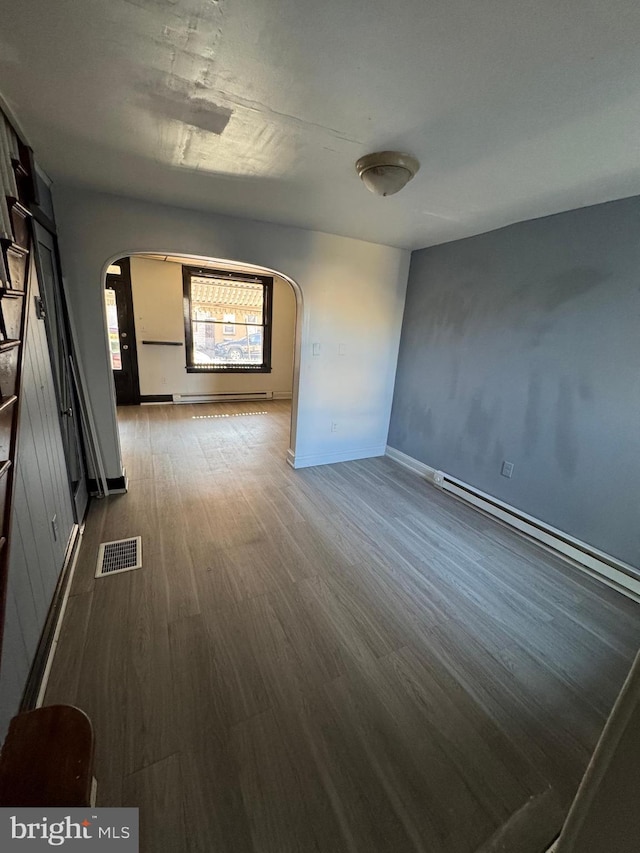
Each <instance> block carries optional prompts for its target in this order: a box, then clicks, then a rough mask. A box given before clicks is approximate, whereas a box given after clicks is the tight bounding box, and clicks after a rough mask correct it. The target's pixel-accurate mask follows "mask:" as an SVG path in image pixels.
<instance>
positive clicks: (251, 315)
mask: <svg viewBox="0 0 640 853" xmlns="http://www.w3.org/2000/svg"><path fill="white" fill-rule="evenodd" d="M266 287H267V285H266V284H265V282H263V281H262V280H259V279H258V280H251V279H238V280H236V279H229V278H216V277H215V275H212V276H210V275H197V274H196V273H193V272H192V273H189V294H188V295H189V304H190V325H191V359H190V366H191V367H195V368H197V367H202V368H206V367H207V366H210V367H211V368H212V369H215V368H216V366H218V367H224V366H230V367H242V366H244V365H246V366H247V367H249V366H253V367H254V368H261V367H263V365H264V364H265V362H266V361H268V359H266V358H265V355H266V354H265V351H264V346H265V334H264V330H265V313H266V312H265V307H266V300H265V295H266Z"/></svg>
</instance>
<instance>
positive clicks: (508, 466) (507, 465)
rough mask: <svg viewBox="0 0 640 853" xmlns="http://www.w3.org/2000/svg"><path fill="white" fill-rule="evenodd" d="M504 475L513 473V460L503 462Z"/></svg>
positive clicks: (509, 475)
mask: <svg viewBox="0 0 640 853" xmlns="http://www.w3.org/2000/svg"><path fill="white" fill-rule="evenodd" d="M500 473H501V474H502V476H503V477H509V478H510V477H511V476H512V475H513V462H507V461H506V459H505V461H504V462H503V463H502V470H501V471H500Z"/></svg>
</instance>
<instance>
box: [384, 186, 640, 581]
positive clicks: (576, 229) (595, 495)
mask: <svg viewBox="0 0 640 853" xmlns="http://www.w3.org/2000/svg"><path fill="white" fill-rule="evenodd" d="M389 445H391V446H392V447H395V448H397V449H398V450H401V451H402V452H404V453H407V454H409V455H410V456H413V457H414V458H416V459H419V460H420V461H422V462H424V463H426V464H428V465H431V466H433V467H434V468H438V469H442V470H443V471H445V472H448V473H450V474H452V475H453V476H455V477H457V478H459V479H461V480H463V481H465V482H467V483H469V484H471V485H473V486H475V487H477V488H479V489H481V490H482V491H485V492H488V493H489V494H491V495H494V496H495V497H497V498H500V499H501V500H503V501H506V502H507V503H509V504H511V505H513V506H515V507H518V508H519V509H521V510H523V511H525V512H527V513H529V514H530V515H533V516H535V517H537V518H539V519H542V520H543V521H545V522H547V523H549V524H551V525H553V526H554V527H557V528H559V529H560V530H563V531H565V532H567V533H569V534H571V535H573V536H575V537H577V538H578V539H581V540H583V541H585V542H587V543H589V544H591V545H593V546H595V547H596V548H599V549H601V550H603V551H605V552H607V553H609V554H612V555H614V556H616V557H618V558H620V559H622V560H624V561H626V562H628V563H630V564H632V565H634V566H640V524H639V523H638V520H639V517H640V198H638V197H636V198H631V199H624V200H622V201H615V202H610V203H608V204H603V205H597V206H594V207H588V208H583V209H580V210H575V211H570V212H569V213H562V214H558V215H556V216H550V217H546V218H544V219H537V220H532V221H530V222H522V223H519V224H517V225H513V226H510V227H508V228H503V229H501V230H499V231H493V232H490V233H488V234H482V235H480V236H478V237H472V238H470V239H467V240H460V241H457V242H454V243H448V244H445V245H441V246H436V247H433V248H429V249H423V250H421V251H419V252H414V254H413V256H412V260H411V268H410V274H409V286H408V292H407V299H406V304H405V313H404V321H403V329H402V337H401V344H400V353H399V360H398V370H397V377H396V386H395V391H394V402H393V409H392V416H391V424H390V431H389ZM503 460H509V461H511V462H513V463H514V464H515V468H514V473H513V477H512V479H510V480H509V479H506V478H505V477H502V476H501V475H500V468H501V464H502V461H503Z"/></svg>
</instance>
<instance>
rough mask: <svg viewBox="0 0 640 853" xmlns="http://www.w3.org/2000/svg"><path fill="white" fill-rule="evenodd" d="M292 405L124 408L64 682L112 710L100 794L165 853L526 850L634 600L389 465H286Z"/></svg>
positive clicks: (561, 797)
mask: <svg viewBox="0 0 640 853" xmlns="http://www.w3.org/2000/svg"><path fill="white" fill-rule="evenodd" d="M289 413H290V406H289V403H288V402H287V401H270V402H266V403H259V404H255V403H225V404H210V405H209V404H203V405H200V406H197V405H174V406H171V405H168V406H150V407H141V408H136V407H129V408H126V409H123V410H122V411H121V413H120V421H121V425H122V433H121V440H122V447H123V453H124V458H125V464H126V466H127V469H128V471H129V475H130V490H129V493H128V494H127V495H123V496H118V497H112V498H108V499H105V500H102V501H96V502H94V503H93V504H92V507H91V510H90V514H89V518H88V521H87V525H86V530H85V536H84V539H83V542H82V547H81V550H80V556H79V560H78V566H77V570H76V575H75V578H74V581H73V586H72V590H71V593H72V595H71V598H70V602H69V606H68V609H67V614H66V616H65V620H64V623H63V627H62V632H61V635H60V642H59V652H58V656H57V657H56V659H55V660H54V664H53V667H52V671H51V678H50V682H49V689H48V691H47V701H56V702H73V703H74V704H77V705H78V706H79V707H81V708H83V709H84V710H85V711H86V712H87V713H88V714H89V716H90V717H91V719H92V722H93V724H94V728H95V732H96V743H97V756H96V759H97V760H96V774H97V778H98V804H99V805H119V804H135V803H139V804H140V807H141V809H142V811H143V814H142V815H141V818H142V820H143V827H144V828H143V838H144V842H143V849H149V850H151V849H153V850H156V849H157V850H171V851H174V850H175V851H183V850H185V851H189V853H190V851H197V853H210V851H214V850H220V851H225V853H271V851H277V853H288V852H289V851H291V853H299V851H304V853H306V851H314V853H318V851H331V853H342V851H348V853H400V851H401V853H412V851H421V852H422V851H424V853H477V851H478V850H481V849H482V850H487V851H489V850H492V851H494V850H495V851H497V850H500V849H509V847H508V845H511V848H510V849H511V850H512V853H525V851H527V853H528V850H529V847H530V846H531V844H534V843H537V840H539V839H540V838H542V837H543V836H544V837H545V838H546V837H547V835H548V833H549V832H550V831H552V830H553V827H554V826H555V824H557V823H559V822H561V820H562V815H563V813H564V811H565V810H566V808H567V806H568V803H569V801H570V800H571V798H572V797H573V795H574V793H575V790H576V787H577V785H578V782H579V779H580V777H581V776H582V773H583V772H584V769H585V767H586V764H587V761H588V759H589V756H590V753H591V751H592V750H593V748H594V746H595V742H596V740H597V737H598V735H599V733H600V731H601V729H602V726H603V724H604V720H605V717H606V715H607V713H608V710H609V709H610V707H611V705H612V704H613V701H614V699H615V696H616V693H617V691H618V690H619V688H620V687H621V685H622V681H623V679H624V677H625V675H626V671H627V669H628V667H629V666H630V664H631V660H632V658H633V656H634V653H635V649H636V648H637V646H638V644H640V620H639V611H638V606H637V605H636V604H635V603H633V602H631V601H629V600H628V599H625V598H623V597H622V596H620V595H619V594H618V593H616V592H614V591H613V590H611V589H609V588H607V587H606V586H603V585H601V584H599V583H598V582H597V581H596V580H594V579H593V578H591V577H588V576H586V575H584V574H582V573H581V572H580V571H578V570H577V569H576V568H574V567H572V566H571V565H569V564H567V563H566V562H564V561H562V560H560V559H559V558H558V557H556V556H554V555H552V554H550V553H547V552H545V551H544V550H542V549H540V548H538V547H536V546H535V545H533V544H532V543H530V542H528V541H526V540H524V539H522V538H520V537H519V536H518V535H516V534H515V533H514V532H513V531H511V530H509V529H507V528H505V527H503V526H501V525H499V524H497V523H495V522H494V521H493V520H492V519H489V518H487V517H485V516H483V515H482V514H480V513H477V512H475V511H473V510H472V509H471V508H469V507H468V506H466V505H464V504H462V503H460V502H459V501H456V500H455V499H453V498H452V497H451V496H450V495H448V494H446V493H444V492H442V491H439V490H437V489H435V488H433V487H432V486H430V485H428V484H427V483H426V482H425V481H424V480H422V479H421V478H420V477H418V476H416V475H415V474H413V473H412V472H409V471H406V470H405V469H403V468H401V467H400V466H398V465H396V464H395V463H393V462H391V461H390V460H389V459H385V458H379V459H368V460H359V461H356V462H349V463H342V464H339V465H333V466H322V467H318V468H309V469H303V470H299V471H294V470H292V469H291V468H290V467H289V466H288V465H287V464H286V462H285V454H286V450H287V447H288V431H289ZM135 535H141V536H142V538H143V563H144V566H143V568H142V569H140V570H136V571H135V572H129V573H123V574H120V575H114V576H112V577H110V578H105V579H98V580H95V579H94V577H93V574H94V570H95V560H96V555H97V549H98V545H99V543H100V542H103V541H108V540H111V539H120V538H123V537H124V536H135ZM134 801H135V802H134ZM151 812H153V813H154V814H153V815H152V820H155V819H156V818H157V821H158V822H157V825H156V826H154V825H151V824H150V823H149V815H150V813H151ZM158 813H160V816H159V817H158ZM532 821H536V822H537V828H536V827H533V824H532ZM505 845H507V847H505ZM527 845H529V846H527Z"/></svg>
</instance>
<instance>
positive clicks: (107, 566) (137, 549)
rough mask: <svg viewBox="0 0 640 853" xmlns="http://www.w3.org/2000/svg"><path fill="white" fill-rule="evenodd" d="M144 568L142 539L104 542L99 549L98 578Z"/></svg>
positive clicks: (138, 537)
mask: <svg viewBox="0 0 640 853" xmlns="http://www.w3.org/2000/svg"><path fill="white" fill-rule="evenodd" d="M140 568H142V537H140V536H133V537H131V538H130V539H117V540H116V541H115V542H102V544H101V545H100V548H99V549H98V563H97V566H96V574H95V576H96V577H97V578H103V577H105V576H107V575H116V574H118V573H119V572H130V571H132V570H133V569H140Z"/></svg>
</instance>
